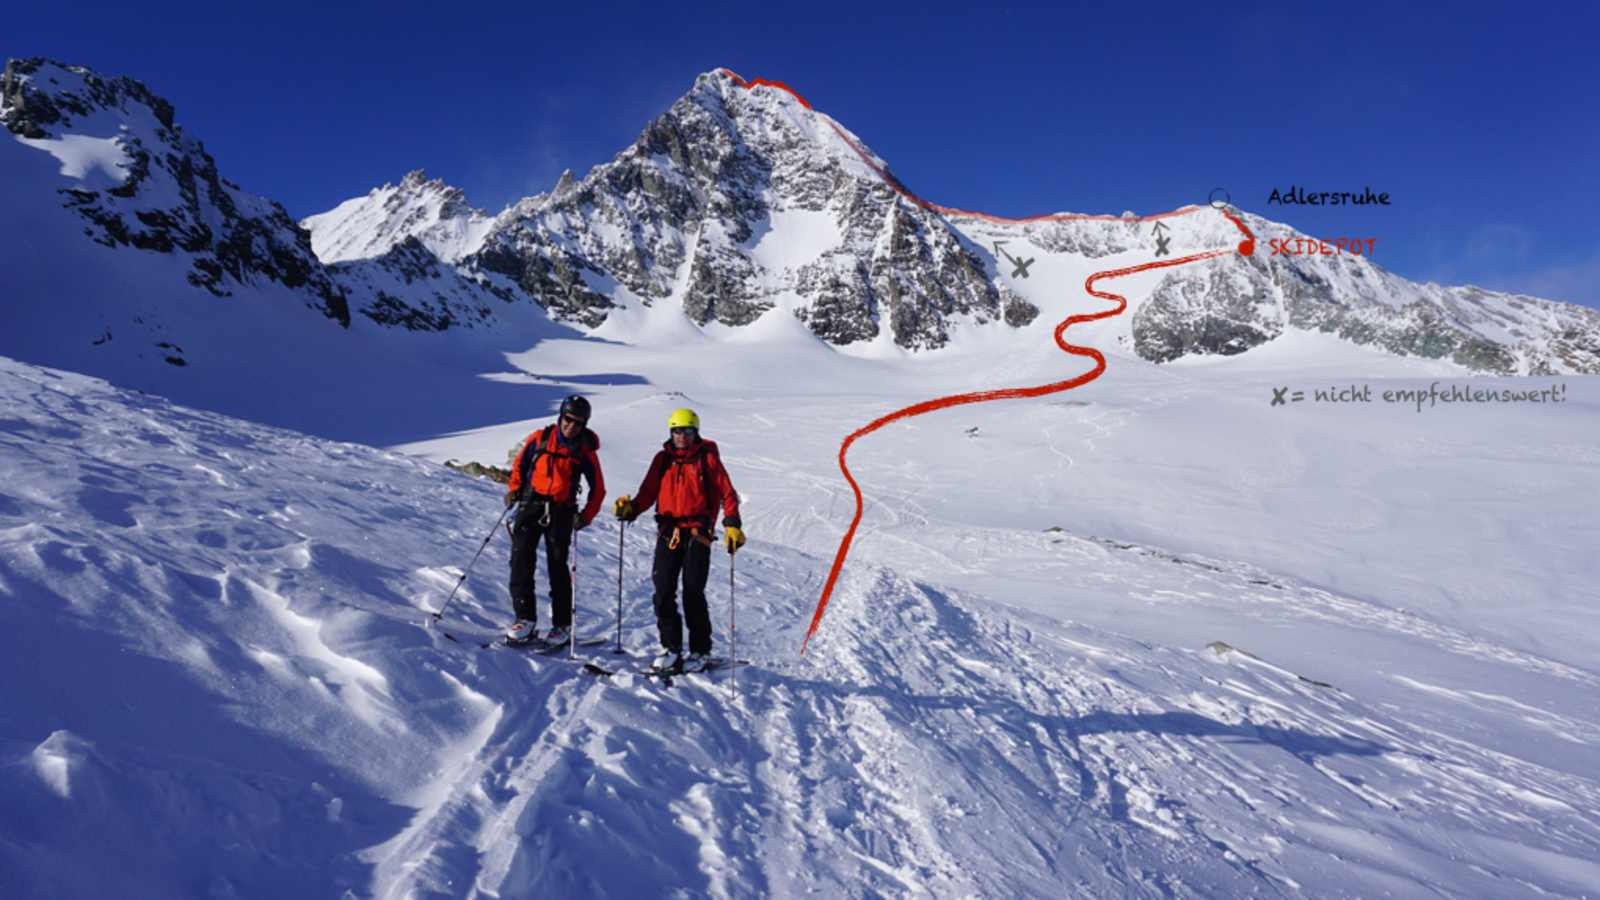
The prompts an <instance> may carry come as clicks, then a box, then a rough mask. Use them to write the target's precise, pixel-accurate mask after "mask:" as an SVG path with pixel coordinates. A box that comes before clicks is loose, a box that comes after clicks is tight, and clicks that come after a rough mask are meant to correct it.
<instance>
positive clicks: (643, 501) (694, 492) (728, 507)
mask: <svg viewBox="0 0 1600 900" xmlns="http://www.w3.org/2000/svg"><path fill="white" fill-rule="evenodd" d="M651 504H655V507H656V522H657V523H659V524H660V525H661V526H662V527H663V528H665V527H669V526H680V525H681V526H691V527H692V526H698V527H700V528H706V529H710V528H711V526H712V525H713V524H714V523H715V522H716V521H717V509H718V508H721V510H722V524H723V525H724V526H727V527H732V528H739V527H741V526H740V524H739V493H738V492H737V491H735V490H734V489H733V482H732V481H730V480H729V479H728V470H727V469H725V468H723V467H722V455H721V454H720V453H718V452H717V445H716V442H714V441H708V440H704V439H702V440H698V441H695V442H694V444H692V445H690V446H688V447H686V448H684V449H682V450H676V449H674V448H673V446H672V441H671V440H670V439H669V440H668V441H667V442H666V443H665V444H662V445H661V450H660V451H659V452H657V453H656V456H655V459H653V460H651V461H650V470H649V471H648V472H646V473H645V476H644V481H643V482H642V483H641V484H640V485H639V492H638V493H637V494H636V495H634V498H633V507H634V509H637V510H638V511H639V512H644V511H645V510H647V509H649V508H650V506H651Z"/></svg>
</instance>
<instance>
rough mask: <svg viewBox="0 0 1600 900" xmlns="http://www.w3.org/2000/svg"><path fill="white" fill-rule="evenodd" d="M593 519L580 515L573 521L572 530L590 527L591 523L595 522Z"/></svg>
mask: <svg viewBox="0 0 1600 900" xmlns="http://www.w3.org/2000/svg"><path fill="white" fill-rule="evenodd" d="M593 521H594V519H586V518H584V517H583V516H578V518H577V521H575V522H573V523H572V530H573V531H582V530H584V529H585V528H588V527H589V523H590V522H593Z"/></svg>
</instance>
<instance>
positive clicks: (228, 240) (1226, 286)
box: [0, 59, 1600, 374]
mask: <svg viewBox="0 0 1600 900" xmlns="http://www.w3.org/2000/svg"><path fill="white" fill-rule="evenodd" d="M0 124H3V125H4V126H5V127H6V128H7V129H8V130H9V131H10V132H11V134H12V135H13V137H14V140H16V141H18V142H19V143H20V144H23V145H25V146H27V147H30V148H32V149H35V150H41V151H44V152H48V153H51V154H53V155H55V156H56V157H57V158H58V160H60V162H61V175H62V179H61V185H60V186H59V187H58V188H57V190H56V195H57V197H58V198H59V203H60V204H61V206H63V207H65V208H67V209H70V210H72V211H73V212H74V213H75V214H76V215H77V216H79V217H81V219H82V220H83V221H84V223H85V226H86V227H85V231H86V235H87V236H88V237H89V238H90V239H92V240H94V241H97V242H99V243H101V244H103V245H106V246H108V247H121V248H129V249H133V250H138V251H144V252H152V253H161V254H175V255H178V256H181V257H182V258H183V259H185V260H187V263H188V269H187V274H186V276H185V277H186V278H187V280H188V282H189V283H190V284H191V285H193V286H195V287H199V288H202V289H204V290H206V291H207V292H209V293H211V294H213V295H215V296H217V297H227V296H229V295H230V294H232V293H233V292H234V291H236V290H237V289H239V288H241V287H245V286H249V285H255V284H260V283H263V282H271V283H276V284H279V285H282V286H284V287H286V288H288V289H290V290H291V291H293V292H294V293H295V294H296V295H297V296H300V297H301V298H302V299H303V302H304V303H305V304H306V305H307V306H309V307H311V308H313V309H316V310H318V311H319V312H320V313H321V314H323V315H324V316H326V317H327V318H328V319H330V320H332V321H333V322H336V323H338V324H339V325H341V326H343V327H349V326H350V323H351V321H352V316H355V317H359V318H361V319H363V320H365V321H368V322H371V323H374V324H376V325H378V326H380V327H383V328H395V329H403V330H408V331H417V332H448V331H451V330H454V329H459V328H473V329H493V328H495V327H496V325H497V323H502V322H504V321H507V320H506V319H505V317H506V316H511V317H518V316H524V315H537V313H536V312H534V311H533V310H532V309H531V308H530V307H531V306H532V305H533V304H537V305H538V306H539V307H542V309H543V311H544V312H545V313H546V314H548V315H549V316H550V317H551V318H553V319H556V320H559V321H564V322H567V323H571V324H573V325H577V326H579V327H584V328H594V327H598V326H600V325H602V324H604V323H606V322H607V321H608V320H609V319H610V317H611V316H612V315H613V314H614V313H615V312H616V311H617V310H619V309H625V308H651V307H664V308H668V309H681V311H682V313H683V315H684V316H685V317H687V318H688V319H689V320H690V321H692V322H694V323H696V324H698V325H701V326H705V325H710V324H713V323H716V324H719V325H723V326H733V327H738V326H744V325H748V324H750V323H751V322H754V321H755V320H756V319H758V318H760V317H762V316H763V315H766V314H768V313H771V312H774V311H776V312H777V313H778V314H782V315H788V316H793V317H794V318H795V319H797V320H798V321H800V322H802V323H804V325H805V326H806V327H807V328H808V329H810V330H811V331H812V332H813V333H814V334H816V335H817V336H818V337H819V338H821V339H822V340H825V341H827V342H829V343H831V344H834V345H839V346H843V345H850V344H856V343H860V342H881V343H883V344H885V345H892V346H895V347H898V348H901V349H904V350H909V351H918V350H928V349H936V348H940V347H945V346H949V345H950V344H951V342H952V340H953V339H954V335H955V334H956V330H957V328H958V327H978V328H987V329H995V328H1004V329H1026V328H1028V327H1030V326H1032V325H1033V324H1034V323H1036V322H1039V323H1043V324H1053V319H1054V318H1056V317H1055V316H1048V317H1045V318H1044V319H1041V310H1042V308H1045V307H1051V306H1052V304H1053V305H1054V306H1056V307H1059V306H1060V305H1061V303H1063V302H1065V301H1063V300H1062V299H1061V298H1063V297H1072V298H1076V297H1077V296H1078V293H1079V292H1081V284H1082V278H1083V273H1086V272H1089V271H1095V270H1097V269H1104V268H1111V267H1114V266H1115V265H1116V264H1117V263H1119V262H1121V260H1120V259H1118V260H1116V261H1115V262H1114V261H1113V258H1118V257H1128V258H1141V257H1147V256H1148V255H1149V251H1150V248H1151V244H1150V234H1149V231H1150V226H1149V223H1141V222H1140V221H1139V220H1138V219H1137V218H1135V217H1124V218H1121V219H1114V218H1110V217H1065V216H1063V217H1060V218H1057V219H1055V220H1050V219H1048V218H1047V219H1041V220H1030V221H1023V222H1012V221H997V220H994V219H991V218H988V217H981V216H976V215H968V214H963V213H961V212H959V211H954V210H947V209H944V208H942V207H933V206H932V205H931V204H926V203H919V202H915V201H913V200H912V199H910V198H909V197H907V196H906V195H904V194H903V193H902V190H903V188H901V186H900V185H899V182H898V181H895V180H894V178H893V176H892V175H888V174H886V173H887V172H888V166H887V164H886V163H884V162H883V161H882V160H881V159H879V158H878V157H876V156H875V155H874V154H872V152H871V151H870V150H869V149H867V148H866V147H865V145H864V144H862V143H861V142H860V140H859V139H858V138H856V137H855V135H854V134H852V133H851V132H849V131H848V130H846V129H844V128H843V126H841V125H839V124H838V123H836V122H834V121H833V120H831V119H829V118H827V117H826V116H825V115H824V114H822V113H820V112H817V111H815V110H813V109H811V108H810V107H809V106H808V105H806V104H804V103H803V102H801V101H800V100H799V98H798V97H796V96H794V95H793V94H791V93H789V92H787V91H785V90H781V89H777V88H772V87H765V86H763V87H756V88H749V87H747V86H745V84H743V83H741V82H740V81H739V80H738V79H737V78H736V77H734V76H732V75H731V74H730V73H727V72H725V71H714V72H708V73H705V74H702V75H701V76H699V77H698V78H697V79H696V81H695V83H694V85H693V87H692V88H691V89H690V91H689V92H688V93H686V94H685V95H684V96H683V97H681V98H680V99H679V100H678V101H677V102H675V103H674V104H673V105H672V106H671V107H670V108H669V109H668V110H667V111H666V112H664V113H663V114H662V115H661V116H659V117H658V118H657V119H655V120H654V121H652V122H651V123H650V124H649V125H648V126H647V127H646V128H645V129H644V130H643V131H642V132H641V134H640V136H639V138H638V139H637V140H636V141H635V142H634V143H633V144H632V145H630V146H629V147H627V148H625V149H624V150H623V151H622V152H621V153H619V154H618V155H617V156H616V157H615V158H614V159H613V160H612V161H610V162H608V163H605V164H602V165H599V166H596V167H595V168H594V169H593V170H591V171H590V172H589V173H588V174H587V175H585V176H584V177H582V178H576V177H574V176H573V175H572V173H570V172H568V173H565V174H564V175H563V177H562V178H561V180H560V182H559V183H558V184H557V185H556V186H555V188H554V189H553V190H552V191H551V192H550V193H548V194H540V195H538V196H535V197H530V198H526V199H523V200H521V201H518V202H516V203H513V204H512V205H510V206H509V207H507V208H506V209H505V210H503V211H502V212H500V213H499V214H498V215H495V216H490V215H489V214H488V213H486V212H484V211H483V210H481V209H478V208H475V207H473V206H472V205H471V204H470V203H469V202H468V201H467V199H466V197H465V195H464V194H463V193H462V192H461V191H460V190H459V189H457V188H454V187H452V186H450V185H448V184H446V183H445V182H443V181H441V180H438V179H430V178H428V177H427V176H426V175H425V174H424V173H422V172H421V171H415V172H411V173H408V174H407V175H406V176H405V177H404V178H402V179H401V180H400V182H399V183H398V184H393V185H390V184H386V185H384V186H382V187H380V188H376V189H374V190H373V191H371V192H369V193H368V194H367V195H366V196H364V197H358V198H353V199H352V200H349V201H346V202H345V203H342V204H340V205H339V206H337V207H336V208H334V209H333V210H330V211H328V212H326V213H322V214H319V215H316V216H311V217H308V218H307V219H305V220H304V221H303V222H301V223H296V222H294V221H293V220H292V219H290V217H289V216H288V215H287V213H286V212H285V211H284V209H283V208H282V206H280V205H279V204H277V203H275V202H273V201H270V200H267V199H264V198H261V197H257V196H255V195H251V194H248V193H246V192H244V191H242V190H240V189H239V188H238V187H237V186H236V185H233V184H232V183H230V182H228V181H227V180H226V179H225V178H223V177H222V176H221V175H220V173H219V172H218V170H217V166H216V163H215V161H214V160H213V159H212V158H211V157H210V155H209V154H207V153H206V152H205V149H204V147H203V145H202V144H201V143H200V142H199V141H198V140H195V139H193V138H191V137H190V136H188V135H187V134H185V133H184V132H183V130H182V128H181V126H179V125H178V124H177V123H176V121H175V115H174V112H173V109H172V106H171V105H170V104H169V103H167V102H166V101H164V100H162V99H161V98H160V97H158V96H156V95H155V94H154V93H152V92H151V91H149V90H148V88H146V87H144V86H143V85H141V84H140V83H139V82H137V81H134V80H132V79H129V78H104V77H101V76H99V75H96V74H95V73H93V72H91V71H89V70H87V69H83V68H80V67H70V66H63V65H61V64H58V63H52V62H49V61H47V60H41V59H25V60H12V61H10V62H8V64H7V66H6V70H5V75H4V77H3V80H0ZM1209 212H1210V211H1207V210H1199V211H1198V214H1196V215H1184V216H1179V217H1175V218H1173V219H1171V220H1170V224H1171V229H1172V239H1173V240H1174V241H1175V246H1178V247H1183V248H1186V251H1185V252H1192V250H1195V249H1201V248H1215V247H1218V246H1228V245H1230V244H1231V243H1232V242H1234V241H1236V239H1237V235H1236V232H1232V231H1231V226H1229V225H1227V224H1226V223H1225V222H1224V221H1223V220H1221V218H1220V216H1215V215H1210V214H1209ZM1245 218H1246V220H1247V221H1248V222H1249V223H1250V227H1251V228H1252V229H1253V230H1255V231H1256V235H1257V240H1258V246H1259V247H1260V248H1262V249H1261V250H1258V252H1257V253H1256V254H1254V255H1253V256H1251V257H1229V258H1226V259H1221V260H1214V261H1211V262H1208V263H1204V264H1199V265H1194V266H1186V267H1182V268H1178V269H1172V270H1168V271H1166V272H1165V273H1164V274H1163V275H1162V276H1161V278H1160V280H1159V281H1158V282H1156V283H1155V284H1154V286H1153V289H1150V290H1147V291H1143V292H1141V293H1137V294H1135V295H1131V296H1130V313H1129V315H1128V316H1126V317H1124V320H1125V324H1119V325H1118V326H1117V327H1120V328H1124V329H1125V331H1124V332H1123V333H1121V334H1120V335H1119V338H1120V339H1121V340H1124V341H1125V342H1126V343H1128V344H1129V345H1130V346H1131V348H1132V350H1133V352H1135V353H1137V354H1138V355H1139V356H1141V357H1143V358H1145V359H1147V360H1151V361H1155V362H1166V361H1170V360H1173V359H1177V358H1180V357H1183V356H1187V355H1192V354H1221V355H1229V354H1235V353H1239V352H1243V351H1245V350H1248V349H1250V348H1252V347H1256V346H1260V345H1261V344H1263V343H1265V342H1267V341H1270V340H1272V339H1273V338H1275V337H1277V336H1278V335H1280V334H1283V333H1284V331H1285V330H1286V329H1306V330H1315V331H1324V332H1328V333H1332V334H1336V335H1338V336H1340V337H1342V338H1344V339H1346V340H1349V341H1352V342H1356V343H1361V344H1369V345H1372V346H1376V347H1381V348H1383V349H1384V350H1386V351H1388V352H1392V353H1398V354H1405V355H1414V356H1424V357H1430V358H1447V359H1450V360H1452V361H1454V362H1456V363H1458V364H1460V365H1462V366H1464V367H1465V368H1467V369H1469V370H1472V371H1479V372H1487V373H1495V374H1543V373H1560V372H1596V371H1600V313H1596V312H1595V311H1593V310H1589V309H1586V308H1584V307H1579V306H1575V305H1572V304H1565V303H1556V302H1552V301H1546V300H1540V299H1537V298H1533V297H1525V296H1521V295H1508V294H1500V293H1495V292H1489V291H1483V290H1480V289H1478V288H1472V287H1443V286H1439V285H1432V284H1428V285H1419V284H1416V283H1413V282H1410V281H1407V280H1406V279H1403V278H1400V277H1398V276H1395V275H1393V274H1392V273H1389V272H1387V271H1385V270H1384V269H1382V268H1381V267H1380V266H1377V265H1375V264H1374V263H1372V262H1371V260H1370V259H1368V258H1358V257H1351V256H1348V255H1340V256H1333V257H1324V256H1294V257H1283V256H1270V255H1268V254H1267V253H1265V252H1264V248H1265V246H1266V243H1267V240H1268V239H1269V238H1271V237H1280V236H1281V237H1292V236H1295V235H1296V234H1297V233H1296V232H1294V231H1293V230H1292V229H1290V228H1288V227H1287V226H1283V225H1280V224H1277V223H1273V222H1270V221H1268V220H1266V219H1262V218H1260V217H1257V216H1250V215H1246V216H1245ZM999 243H1003V244H1005V245H1009V247H1010V252H1011V253H1014V254H1019V255H1021V256H1023V257H1027V258H1032V257H1035V256H1037V257H1042V258H1044V259H1046V260H1047V262H1046V263H1045V265H1042V266H1041V267H1040V268H1041V269H1046V270H1048V267H1049V266H1050V265H1056V266H1057V268H1056V269H1055V270H1053V271H1055V272H1056V273H1057V274H1056V275H1054V276H1051V275H1048V274H1039V270H1036V277H1034V278H1033V279H1031V280H1026V281H1024V280H1018V279H1017V278H1016V277H1014V276H1013V277H1007V272H1008V271H1009V270H1010V268H1011V266H1010V264H1009V263H1008V262H1007V261H1006V260H1005V259H1003V258H1002V255H1001V254H999V253H998V252H997V251H998V246H997V244H999ZM1062 273H1067V274H1062ZM1069 275H1070V277H1068V276H1069ZM1072 302H1074V303H1076V302H1077V300H1073V301H1072ZM1080 307H1081V304H1079V305H1078V306H1075V307H1073V308H1074V309H1078V308H1080Z"/></svg>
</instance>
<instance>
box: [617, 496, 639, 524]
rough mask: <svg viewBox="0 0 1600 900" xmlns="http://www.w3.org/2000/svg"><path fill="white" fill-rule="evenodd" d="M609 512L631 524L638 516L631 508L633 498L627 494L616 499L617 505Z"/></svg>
mask: <svg viewBox="0 0 1600 900" xmlns="http://www.w3.org/2000/svg"><path fill="white" fill-rule="evenodd" d="M611 511H612V512H613V513H615V514H616V516H617V518H619V519H621V520H622V521H624V522H632V521H633V520H634V519H636V518H638V516H639V513H638V511H637V510H635V509H634V508H633V498H632V497H629V496H628V495H627V494H623V495H622V496H621V497H618V498H617V504H616V505H615V506H613V507H611Z"/></svg>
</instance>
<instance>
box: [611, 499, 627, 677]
mask: <svg viewBox="0 0 1600 900" xmlns="http://www.w3.org/2000/svg"><path fill="white" fill-rule="evenodd" d="M627 530H628V523H627V522H624V521H622V520H621V519H618V520H617V649H615V650H613V651H611V652H612V653H621V652H622V550H623V543H622V542H623V535H624V533H626V532H627Z"/></svg>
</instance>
